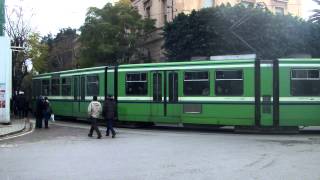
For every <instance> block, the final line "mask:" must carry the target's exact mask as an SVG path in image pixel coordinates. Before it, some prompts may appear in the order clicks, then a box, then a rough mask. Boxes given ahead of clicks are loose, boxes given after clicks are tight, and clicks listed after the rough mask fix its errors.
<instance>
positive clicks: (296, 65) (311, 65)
mask: <svg viewBox="0 0 320 180" xmlns="http://www.w3.org/2000/svg"><path fill="white" fill-rule="evenodd" d="M279 66H280V67H311V68H312V67H320V63H319V64H279Z"/></svg>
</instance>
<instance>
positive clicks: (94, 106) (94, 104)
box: [88, 96, 102, 139]
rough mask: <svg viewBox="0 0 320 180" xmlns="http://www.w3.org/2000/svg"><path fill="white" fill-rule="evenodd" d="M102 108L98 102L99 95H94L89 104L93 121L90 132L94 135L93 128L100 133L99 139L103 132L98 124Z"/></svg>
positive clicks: (90, 117)
mask: <svg viewBox="0 0 320 180" xmlns="http://www.w3.org/2000/svg"><path fill="white" fill-rule="evenodd" d="M101 110H102V107H101V104H100V102H98V100H97V96H93V100H92V101H91V102H90V104H89V106H88V115H89V119H90V121H91V128H90V132H89V134H88V136H89V137H92V134H93V130H95V131H96V133H97V135H98V139H100V138H101V133H100V130H99V128H98V125H97V121H98V118H99V117H100V115H101Z"/></svg>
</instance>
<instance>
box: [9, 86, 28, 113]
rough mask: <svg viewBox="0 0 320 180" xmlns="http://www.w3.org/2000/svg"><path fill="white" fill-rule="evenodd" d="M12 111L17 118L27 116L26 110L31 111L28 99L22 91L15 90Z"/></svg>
mask: <svg viewBox="0 0 320 180" xmlns="http://www.w3.org/2000/svg"><path fill="white" fill-rule="evenodd" d="M12 101H13V113H14V115H16V116H17V117H18V118H19V119H23V118H28V112H29V111H31V109H30V106H29V101H28V99H27V97H26V96H25V94H24V92H23V91H18V92H15V94H14V96H13V98H12Z"/></svg>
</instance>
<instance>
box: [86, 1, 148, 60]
mask: <svg viewBox="0 0 320 180" xmlns="http://www.w3.org/2000/svg"><path fill="white" fill-rule="evenodd" d="M153 28H154V21H153V20H150V19H142V17H141V15H140V14H139V13H138V11H137V10H136V9H134V8H133V7H132V6H131V2H130V1H129V0H120V1H119V2H118V3H116V4H115V5H112V4H111V3H108V4H106V5H105V6H104V7H103V8H102V9H99V8H90V9H89V11H88V13H87V17H86V20H85V23H84V25H83V26H82V27H81V28H80V30H81V35H80V42H81V45H82V54H81V59H82V66H92V65H93V63H96V64H106V63H107V64H116V63H129V60H130V58H132V57H133V56H134V55H135V54H136V53H137V52H139V48H138V47H137V42H138V40H139V39H141V38H142V37H143V36H144V33H145V32H148V31H150V30H152V29H153Z"/></svg>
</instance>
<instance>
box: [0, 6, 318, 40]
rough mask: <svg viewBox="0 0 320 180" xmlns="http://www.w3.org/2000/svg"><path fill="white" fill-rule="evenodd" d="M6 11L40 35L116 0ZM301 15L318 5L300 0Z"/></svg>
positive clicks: (73, 22)
mask: <svg viewBox="0 0 320 180" xmlns="http://www.w3.org/2000/svg"><path fill="white" fill-rule="evenodd" d="M5 1H6V8H7V13H8V14H10V13H12V9H13V8H15V7H22V8H23V12H24V16H25V19H26V21H27V22H28V23H29V24H30V25H31V27H32V29H33V30H34V31H37V32H39V33H40V34H41V35H47V34H48V33H52V34H53V35H55V34H57V33H58V32H59V29H62V28H67V27H71V28H76V29H78V28H79V27H80V26H81V25H82V24H83V23H84V20H85V15H86V12H87V10H88V8H89V7H98V8H102V7H103V6H104V5H105V4H106V3H107V2H115V1H116V0H51V1H49V0H5ZM301 2H302V3H303V17H304V18H307V17H309V16H310V15H311V14H312V13H311V11H312V9H315V8H318V9H320V7H319V6H318V5H317V4H316V3H314V2H313V1H312V0H301Z"/></svg>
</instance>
